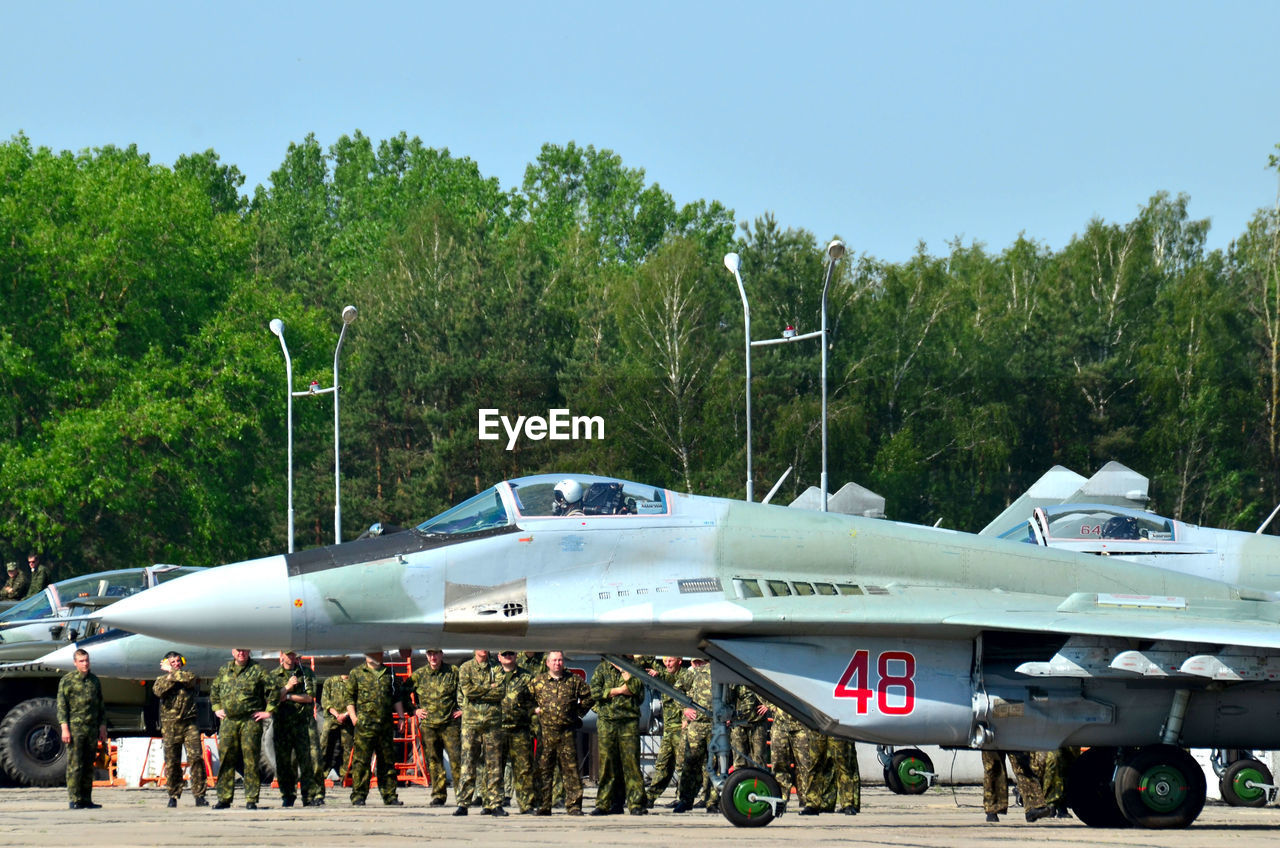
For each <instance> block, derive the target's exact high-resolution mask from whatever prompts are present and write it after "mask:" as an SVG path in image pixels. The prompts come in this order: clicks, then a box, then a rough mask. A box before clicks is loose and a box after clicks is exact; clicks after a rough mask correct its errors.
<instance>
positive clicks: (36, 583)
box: [25, 562, 53, 598]
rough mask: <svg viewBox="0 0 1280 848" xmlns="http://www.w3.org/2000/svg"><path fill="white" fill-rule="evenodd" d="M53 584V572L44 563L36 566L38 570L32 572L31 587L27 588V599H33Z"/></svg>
mask: <svg viewBox="0 0 1280 848" xmlns="http://www.w3.org/2000/svg"><path fill="white" fill-rule="evenodd" d="M52 582H53V570H52V569H50V568H49V566H47V565H45V564H44V563H43V562H42V563H40V564H39V565H37V566H36V570H35V571H33V572H31V585H30V586H28V587H27V594H26V595H25V597H28V598H33V597H35V596H36V595H38V594H40V593H41V592H43V591H44V589H45V587H46V586H48V585H49V584H50V583H52Z"/></svg>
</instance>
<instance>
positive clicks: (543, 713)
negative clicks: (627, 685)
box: [529, 671, 594, 814]
mask: <svg viewBox="0 0 1280 848" xmlns="http://www.w3.org/2000/svg"><path fill="white" fill-rule="evenodd" d="M529 689H530V691H531V692H532V693H533V697H534V700H535V701H537V703H538V710H539V714H538V721H539V723H540V724H541V725H542V738H541V743H542V744H541V747H540V748H539V749H538V779H537V781H535V785H536V786H537V788H538V793H539V801H538V809H539V812H541V813H543V814H547V813H550V812H551V772H552V770H553V768H554V766H555V765H556V764H557V763H558V764H559V766H560V773H561V775H563V778H564V804H565V808H566V809H567V810H570V811H573V810H576V811H578V812H579V813H581V812H582V776H581V775H580V774H579V773H578V748H577V745H576V744H575V743H574V738H573V734H574V731H576V730H577V729H578V728H579V727H581V726H582V717H583V716H584V715H586V714H587V712H588V711H589V710H590V709H591V705H592V704H593V703H594V701H593V700H592V697H591V689H590V688H589V687H588V686H587V684H586V681H584V680H583V679H582V678H580V677H578V676H577V675H576V674H570V673H569V672H567V671H566V672H565V673H564V676H562V677H560V678H559V679H557V678H554V677H552V676H551V674H550V673H549V672H543V673H542V674H539V675H538V676H537V677H535V678H534V679H533V682H532V683H530V684H529Z"/></svg>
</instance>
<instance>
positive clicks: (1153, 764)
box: [1115, 745, 1205, 830]
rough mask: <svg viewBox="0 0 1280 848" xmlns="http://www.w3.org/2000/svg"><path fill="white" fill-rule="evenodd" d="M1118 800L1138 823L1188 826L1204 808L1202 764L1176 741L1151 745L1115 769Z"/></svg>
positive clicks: (1124, 811) (1155, 825) (1122, 810)
mask: <svg viewBox="0 0 1280 848" xmlns="http://www.w3.org/2000/svg"><path fill="white" fill-rule="evenodd" d="M1115 793H1116V803H1117V804H1118V805H1119V807H1120V811H1121V812H1122V813H1124V816H1125V818H1127V819H1128V820H1129V821H1130V823H1132V824H1134V825H1135V826H1137V827H1145V828H1152V829H1161V830H1163V829H1169V828H1180V827H1187V826H1188V825H1190V824H1191V823H1192V822H1193V821H1195V820H1196V817H1197V816H1199V815H1200V811H1201V810H1203V809H1204V799H1205V782H1204V771H1203V770H1202V769H1201V768H1200V764H1199V763H1197V762H1196V761H1195V759H1194V758H1193V757H1192V756H1191V755H1190V754H1188V753H1187V752H1186V751H1184V750H1182V749H1181V748H1179V747H1178V746H1176V745H1148V746H1147V747H1145V748H1141V749H1139V750H1138V751H1137V752H1136V753H1134V754H1132V755H1131V756H1129V757H1128V759H1126V760H1125V761H1124V762H1123V763H1121V764H1120V767H1119V768H1118V769H1116V778H1115Z"/></svg>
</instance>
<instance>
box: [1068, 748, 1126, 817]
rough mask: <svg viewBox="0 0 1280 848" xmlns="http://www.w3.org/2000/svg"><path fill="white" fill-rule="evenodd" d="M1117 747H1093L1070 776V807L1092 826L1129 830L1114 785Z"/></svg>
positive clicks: (1086, 752)
mask: <svg viewBox="0 0 1280 848" xmlns="http://www.w3.org/2000/svg"><path fill="white" fill-rule="evenodd" d="M1115 760H1116V749H1115V748H1090V749H1089V750H1087V751H1085V752H1084V753H1083V754H1081V755H1080V756H1079V758H1077V759H1076V761H1075V762H1074V763H1072V764H1071V770H1070V772H1068V774H1067V797H1066V802H1067V806H1068V807H1070V808H1071V812H1073V813H1075V816H1076V818H1078V819H1080V821H1082V822H1084V823H1085V824H1086V825H1088V826H1089V827H1129V826H1130V822H1129V820H1128V819H1127V818H1125V817H1124V813H1122V812H1120V805H1119V804H1118V803H1117V802H1116V793H1115V790H1114V789H1113V788H1112V785H1111V775H1112V773H1113V772H1114V771H1115Z"/></svg>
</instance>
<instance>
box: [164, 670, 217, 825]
mask: <svg viewBox="0 0 1280 848" xmlns="http://www.w3.org/2000/svg"><path fill="white" fill-rule="evenodd" d="M184 664H185V663H184V661H183V659H182V655H181V654H179V653H178V652H177V651H170V652H169V653H167V654H165V655H164V659H163V660H161V661H160V668H161V670H163V671H164V674H163V675H162V676H160V677H157V678H156V682H155V683H153V684H152V686H151V691H153V692H155V694H156V697H157V698H159V699H160V735H161V736H162V737H163V738H164V771H165V776H166V786H167V788H168V789H169V806H170V807H176V806H178V799H179V798H181V797H182V785H183V780H182V748H183V746H186V749H187V762H188V763H189V767H190V769H191V794H192V795H193V796H194V797H195V799H196V806H197V807H205V806H208V804H209V802H208V801H206V800H205V799H204V795H205V791H206V788H207V777H206V775H205V768H204V743H203V742H202V741H201V740H200V727H199V725H197V724H196V698H197V697H198V696H199V694H200V680H199V678H197V677H196V676H195V675H194V674H192V673H191V672H189V671H186V670H185V669H183V667H182V666H183V665H184Z"/></svg>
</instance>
